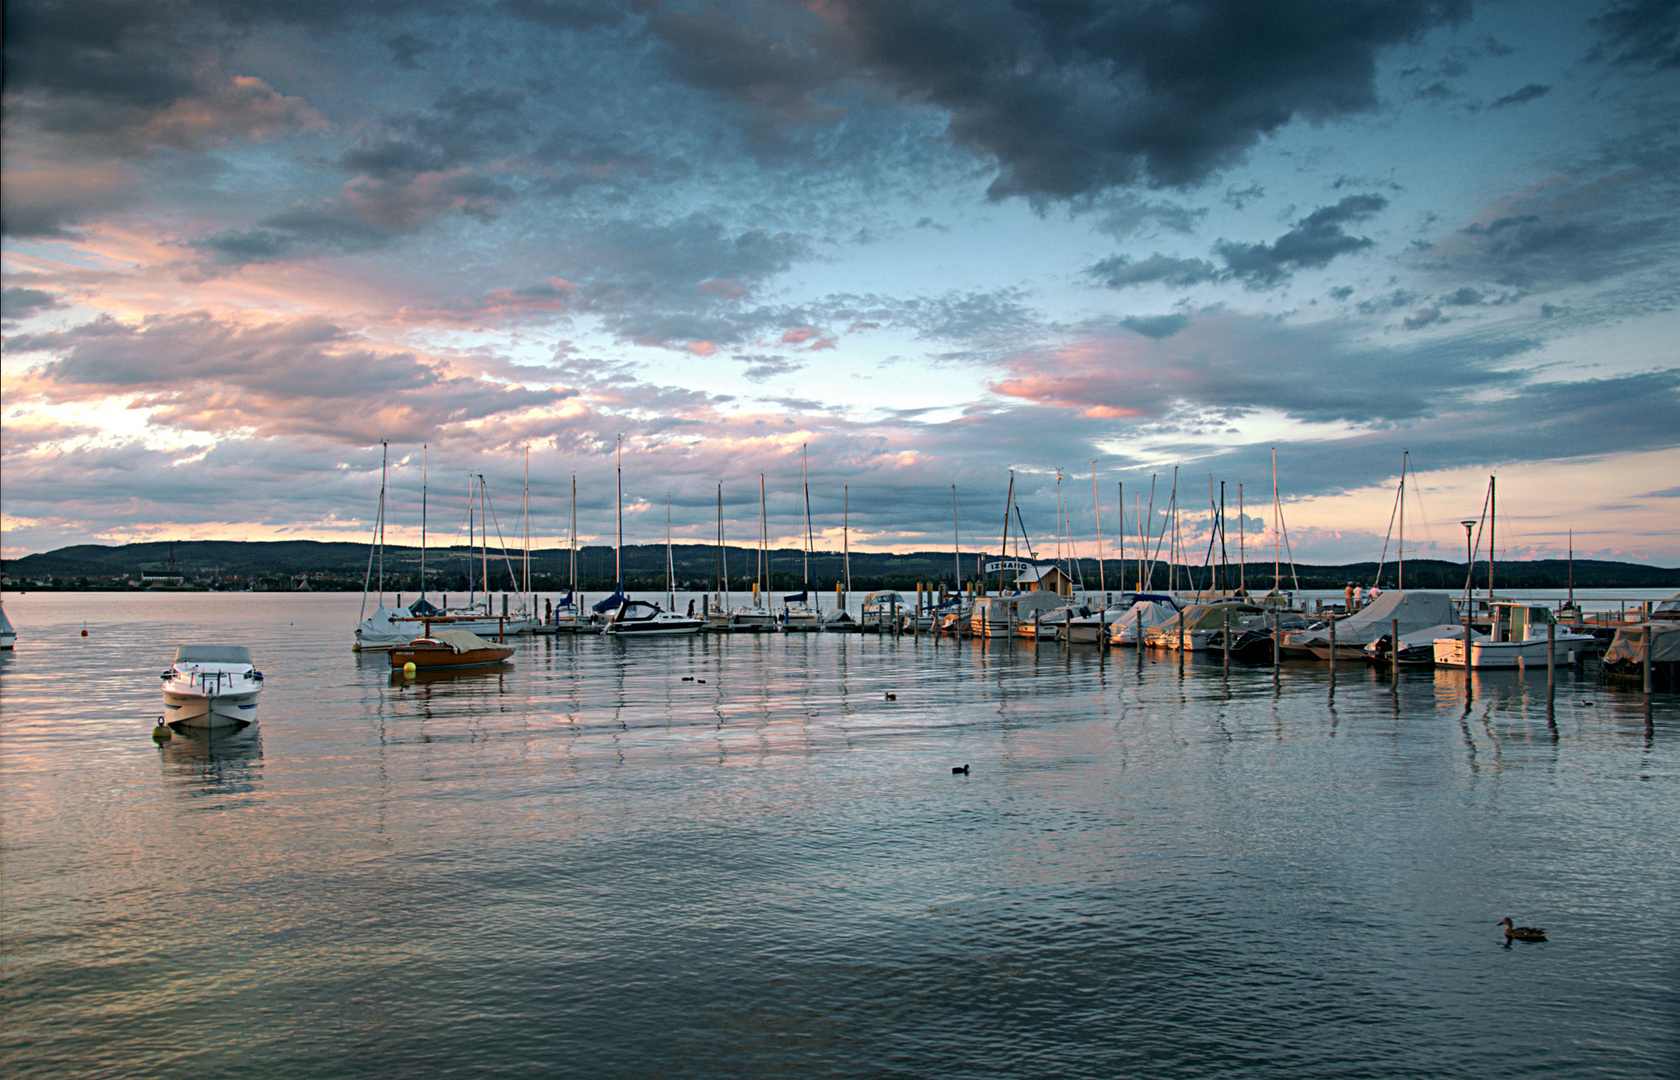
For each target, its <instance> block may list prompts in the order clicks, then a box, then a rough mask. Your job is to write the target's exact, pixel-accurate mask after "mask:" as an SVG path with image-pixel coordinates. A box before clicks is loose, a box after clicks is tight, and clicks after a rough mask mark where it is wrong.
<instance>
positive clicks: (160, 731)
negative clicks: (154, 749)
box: [152, 720, 175, 742]
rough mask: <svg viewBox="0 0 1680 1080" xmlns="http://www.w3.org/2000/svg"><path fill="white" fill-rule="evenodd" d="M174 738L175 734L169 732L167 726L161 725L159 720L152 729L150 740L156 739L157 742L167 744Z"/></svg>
mask: <svg viewBox="0 0 1680 1080" xmlns="http://www.w3.org/2000/svg"><path fill="white" fill-rule="evenodd" d="M174 737H175V733H174V732H173V731H170V730H169V725H168V724H165V723H163V722H162V721H161V720H160V721H158V726H157V727H155V728H153V729H152V738H154V739H156V740H157V741H158V742H168V741H169V740H170V739H173V738H174Z"/></svg>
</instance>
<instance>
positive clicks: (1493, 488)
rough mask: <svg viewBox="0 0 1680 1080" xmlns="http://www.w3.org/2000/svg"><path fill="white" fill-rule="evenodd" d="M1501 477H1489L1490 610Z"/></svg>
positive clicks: (1491, 605) (1489, 608)
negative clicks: (1494, 539)
mask: <svg viewBox="0 0 1680 1080" xmlns="http://www.w3.org/2000/svg"><path fill="white" fill-rule="evenodd" d="M1498 485H1499V477H1497V476H1490V477H1488V610H1489V611H1490V612H1491V611H1492V610H1493V538H1494V535H1495V534H1494V528H1495V522H1497V521H1498V520H1499V501H1498V497H1499V496H1498V491H1499V489H1498Z"/></svg>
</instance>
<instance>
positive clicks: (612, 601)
mask: <svg viewBox="0 0 1680 1080" xmlns="http://www.w3.org/2000/svg"><path fill="white" fill-rule="evenodd" d="M627 599H629V597H627V596H625V595H624V590H623V589H619V590H618V591H617V592H615V593H613V594H612V595H611V596H609V597H607V598H606V599H605V600H603V601H601V602H600V603H599V604H596V605H595V614H597V615H599V614H601V612H603V611H611V610H612V609H613V608H616V607H617V606H618V605H620V604H622V603H624V602H625V601H626V600H627Z"/></svg>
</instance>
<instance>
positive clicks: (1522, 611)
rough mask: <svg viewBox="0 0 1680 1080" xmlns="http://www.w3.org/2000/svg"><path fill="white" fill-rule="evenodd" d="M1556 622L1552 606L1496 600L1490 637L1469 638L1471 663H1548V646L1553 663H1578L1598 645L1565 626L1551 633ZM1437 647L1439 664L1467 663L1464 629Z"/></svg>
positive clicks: (1510, 665) (1489, 665)
mask: <svg viewBox="0 0 1680 1080" xmlns="http://www.w3.org/2000/svg"><path fill="white" fill-rule="evenodd" d="M1555 625H1556V624H1555V623H1554V622H1553V620H1552V609H1551V608H1547V607H1540V606H1539V605H1534V604H1517V603H1502V602H1497V601H1496V602H1495V603H1494V604H1493V615H1492V619H1491V622H1490V624H1489V627H1488V635H1487V637H1486V638H1477V637H1472V639H1471V641H1470V666H1471V667H1473V668H1476V669H1478V670H1481V669H1486V668H1515V667H1525V666H1527V665H1529V664H1545V662H1546V653H1547V650H1548V649H1549V650H1551V653H1552V662H1553V663H1555V664H1576V663H1580V662H1581V661H1582V660H1584V659H1585V658H1586V655H1587V652H1588V650H1590V649H1592V648H1594V647H1595V646H1596V645H1597V644H1598V639H1597V638H1595V637H1593V636H1592V635H1591V634H1577V633H1575V632H1573V631H1570V630H1563V629H1557V630H1552V631H1549V632H1548V630H1547V627H1548V626H1555ZM1548 634H1550V636H1548ZM1434 646H1435V665H1436V666H1437V667H1464V666H1465V665H1464V635H1463V633H1462V632H1461V633H1459V634H1458V635H1457V636H1455V637H1440V638H1436V639H1435V642H1434Z"/></svg>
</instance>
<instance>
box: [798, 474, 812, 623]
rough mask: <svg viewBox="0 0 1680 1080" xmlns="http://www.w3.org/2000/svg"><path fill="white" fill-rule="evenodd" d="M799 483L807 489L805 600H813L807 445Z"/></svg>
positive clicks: (809, 480) (809, 481)
mask: <svg viewBox="0 0 1680 1080" xmlns="http://www.w3.org/2000/svg"><path fill="white" fill-rule="evenodd" d="M799 482H800V483H801V484H802V485H804V487H805V581H804V586H803V587H804V590H805V599H806V600H810V598H811V479H810V473H808V472H807V471H806V469H805V444H804V443H800V444H799Z"/></svg>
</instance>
